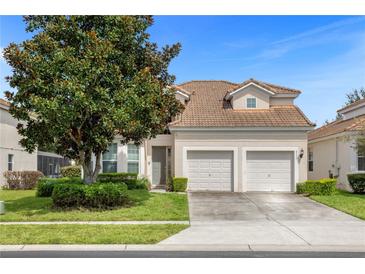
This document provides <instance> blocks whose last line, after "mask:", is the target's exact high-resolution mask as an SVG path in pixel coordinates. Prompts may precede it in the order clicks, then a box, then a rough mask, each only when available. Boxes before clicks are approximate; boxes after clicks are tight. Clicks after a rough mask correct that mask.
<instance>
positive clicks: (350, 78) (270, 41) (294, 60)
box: [0, 16, 365, 125]
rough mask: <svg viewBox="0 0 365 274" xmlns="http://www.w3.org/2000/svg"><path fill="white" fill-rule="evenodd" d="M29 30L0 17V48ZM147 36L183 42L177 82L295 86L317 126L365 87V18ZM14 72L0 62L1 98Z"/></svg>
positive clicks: (170, 29) (161, 24) (177, 23)
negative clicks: (257, 82) (253, 81)
mask: <svg viewBox="0 0 365 274" xmlns="http://www.w3.org/2000/svg"><path fill="white" fill-rule="evenodd" d="M24 28H25V25H24V23H23V22H22V18H21V17H19V16H1V17H0V49H2V48H4V47H6V46H7V45H8V44H9V43H10V42H21V41H23V40H24V39H28V38H30V37H31V34H29V33H26V32H25V30H24ZM149 32H150V33H151V39H152V40H153V41H155V42H157V43H158V44H159V45H160V46H162V45H164V44H172V43H175V42H180V43H181V44H182V51H181V53H180V55H179V56H178V57H177V58H176V59H175V60H174V61H173V62H172V63H171V66H170V71H171V73H173V74H175V75H176V77H177V81H176V82H177V83H181V82H184V81H189V80H193V79H205V80H209V79H223V80H229V81H233V82H242V81H244V80H246V79H248V78H251V77H253V78H256V79H258V80H262V81H267V82H271V83H274V84H279V85H284V86H288V87H293V88H298V89H300V90H302V91H303V93H302V94H301V95H300V96H299V97H298V99H296V101H295V102H296V104H297V105H298V106H299V107H301V109H302V110H303V111H304V112H305V113H306V114H307V116H308V117H309V118H310V119H311V120H312V121H313V122H315V123H317V124H318V125H322V124H323V122H324V121H325V120H326V119H333V118H334V117H335V116H336V110H337V109H339V108H340V107H341V106H342V105H343V104H344V101H345V94H346V93H348V92H349V91H351V90H352V89H354V88H360V87H362V86H364V87H365V17H364V16H362V17H359V16H157V17H155V24H154V25H153V26H152V27H151V28H150V29H149ZM10 72H11V69H10V68H9V67H8V66H7V64H6V63H5V61H4V60H3V59H0V91H1V93H2V92H3V91H5V90H8V89H9V87H8V85H7V83H6V82H5V81H4V77H5V76H6V75H9V74H10ZM0 96H3V95H2V94H1V95H0Z"/></svg>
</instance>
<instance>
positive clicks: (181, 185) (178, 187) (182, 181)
mask: <svg viewBox="0 0 365 274" xmlns="http://www.w3.org/2000/svg"><path fill="white" fill-rule="evenodd" d="M172 185H173V190H174V191H175V192H184V191H186V187H187V185H188V178H185V177H174V178H173V179H172Z"/></svg>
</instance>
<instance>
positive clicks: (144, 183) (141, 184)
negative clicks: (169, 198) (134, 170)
mask: <svg viewBox="0 0 365 274" xmlns="http://www.w3.org/2000/svg"><path fill="white" fill-rule="evenodd" d="M135 189H145V190H151V183H150V182H149V181H148V179H147V178H145V177H143V178H138V179H137V181H136V188H135Z"/></svg>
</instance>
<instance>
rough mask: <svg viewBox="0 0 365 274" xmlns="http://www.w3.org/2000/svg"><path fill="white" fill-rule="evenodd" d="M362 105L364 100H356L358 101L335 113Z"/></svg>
mask: <svg viewBox="0 0 365 274" xmlns="http://www.w3.org/2000/svg"><path fill="white" fill-rule="evenodd" d="M362 103H365V99H361V100H358V101H356V102H354V103H352V104H349V105H347V106H345V107H343V108H341V109H339V110H337V112H342V111H344V110H347V109H349V108H352V107H355V106H357V105H360V104H362Z"/></svg>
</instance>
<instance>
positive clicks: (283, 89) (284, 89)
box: [227, 78, 301, 94]
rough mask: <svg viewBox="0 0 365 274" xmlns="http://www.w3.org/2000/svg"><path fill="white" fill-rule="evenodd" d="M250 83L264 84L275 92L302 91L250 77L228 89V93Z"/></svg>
mask: <svg viewBox="0 0 365 274" xmlns="http://www.w3.org/2000/svg"><path fill="white" fill-rule="evenodd" d="M249 83H255V84H256V85H259V86H262V87H263V88H265V89H267V90H269V91H271V92H273V93H275V94H300V93H301V91H300V90H298V89H292V88H288V87H283V86H279V85H274V84H270V83H266V82H263V81H259V80H256V79H253V78H251V79H248V80H246V81H244V82H243V83H241V84H236V86H234V87H233V88H232V89H230V90H228V91H227V93H230V92H232V91H235V90H236V89H239V88H240V87H243V86H245V85H247V84H249Z"/></svg>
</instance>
